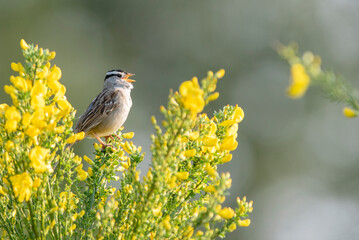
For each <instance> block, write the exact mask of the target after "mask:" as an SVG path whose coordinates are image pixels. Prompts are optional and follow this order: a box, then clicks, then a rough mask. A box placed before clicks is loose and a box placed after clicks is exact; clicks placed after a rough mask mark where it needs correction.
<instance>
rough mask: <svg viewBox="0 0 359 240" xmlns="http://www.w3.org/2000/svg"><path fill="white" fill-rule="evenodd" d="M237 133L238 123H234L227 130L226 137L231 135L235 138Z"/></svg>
mask: <svg viewBox="0 0 359 240" xmlns="http://www.w3.org/2000/svg"><path fill="white" fill-rule="evenodd" d="M237 132H238V123H235V124H233V125H232V126H231V127H229V128H228V129H227V136H231V135H233V136H234V138H237V135H238V133H237Z"/></svg>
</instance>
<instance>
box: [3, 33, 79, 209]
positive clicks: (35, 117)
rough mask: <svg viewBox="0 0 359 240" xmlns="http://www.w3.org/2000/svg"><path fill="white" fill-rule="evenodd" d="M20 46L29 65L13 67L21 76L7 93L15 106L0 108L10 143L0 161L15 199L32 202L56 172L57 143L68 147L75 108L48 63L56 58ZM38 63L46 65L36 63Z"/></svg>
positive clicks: (56, 71)
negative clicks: (46, 176)
mask: <svg viewBox="0 0 359 240" xmlns="http://www.w3.org/2000/svg"><path fill="white" fill-rule="evenodd" d="M20 46H21V48H22V49H23V52H24V56H25V59H27V62H26V65H25V66H24V65H22V64H21V63H12V64H11V68H12V69H13V70H14V71H15V72H18V76H11V77H10V82H11V83H12V85H6V86H5V87H4V90H5V92H6V93H7V94H9V95H10V96H11V99H12V102H13V105H12V106H9V105H7V104H1V105H0V118H1V119H2V120H1V121H0V134H1V138H2V139H3V140H6V141H5V143H6V147H5V148H4V149H5V150H6V151H4V152H0V159H6V161H0V166H1V167H3V168H4V169H7V172H6V173H4V175H5V176H6V177H5V179H8V180H9V181H10V182H11V184H9V185H7V186H5V188H10V186H12V190H13V192H14V195H15V197H18V199H19V201H20V202H22V201H23V200H26V201H28V200H29V199H30V196H31V193H32V188H37V187H39V186H40V183H41V181H42V178H43V176H42V174H50V173H51V172H52V171H53V169H52V167H51V163H52V160H53V159H54V157H55V155H54V154H53V153H52V148H54V147H55V146H56V142H57V143H59V142H61V144H64V140H65V139H66V138H65V136H66V135H67V134H66V133H65V129H68V128H70V127H71V121H69V120H68V119H69V115H70V112H71V111H72V110H73V108H72V106H71V104H70V103H69V102H68V101H67V100H66V97H65V92H66V88H65V86H64V85H62V84H61V83H60V82H59V80H60V78H61V75H62V73H61V69H60V68H59V67H57V66H56V65H54V66H51V64H50V62H49V60H51V59H52V58H54V57H55V52H51V53H50V52H49V51H48V50H43V49H42V48H40V49H39V48H38V47H37V46H33V45H28V44H27V43H26V42H25V40H23V39H22V40H21V41H20ZM35 59H41V60H37V62H36V63H34V62H31V61H35ZM44 141H50V142H52V143H51V145H48V144H44ZM0 143H1V142H0ZM54 143H55V145H54ZM59 144H60V143H59ZM15 173H16V174H15Z"/></svg>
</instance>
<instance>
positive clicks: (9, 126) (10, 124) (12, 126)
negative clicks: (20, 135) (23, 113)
mask: <svg viewBox="0 0 359 240" xmlns="http://www.w3.org/2000/svg"><path fill="white" fill-rule="evenodd" d="M5 129H6V131H7V132H8V133H11V132H14V131H15V130H16V129H17V121H16V120H15V119H10V120H7V121H6V123H5Z"/></svg>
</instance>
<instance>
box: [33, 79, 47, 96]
mask: <svg viewBox="0 0 359 240" xmlns="http://www.w3.org/2000/svg"><path fill="white" fill-rule="evenodd" d="M46 93H47V87H46V86H45V84H43V83H42V82H41V81H36V82H35V84H34V86H33V88H32V89H31V93H30V94H31V97H33V96H38V95H41V96H46Z"/></svg>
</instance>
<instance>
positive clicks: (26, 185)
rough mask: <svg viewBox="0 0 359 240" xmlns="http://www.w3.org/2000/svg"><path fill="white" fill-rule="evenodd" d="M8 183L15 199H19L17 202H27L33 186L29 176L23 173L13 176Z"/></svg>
mask: <svg viewBox="0 0 359 240" xmlns="http://www.w3.org/2000/svg"><path fill="white" fill-rule="evenodd" d="M10 181H11V184H12V187H13V191H14V194H15V197H19V202H22V201H24V199H25V200H26V201H29V199H30V196H31V187H32V185H33V181H32V179H31V177H30V174H28V173H27V172H24V173H21V174H17V175H15V176H11V177H10Z"/></svg>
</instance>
